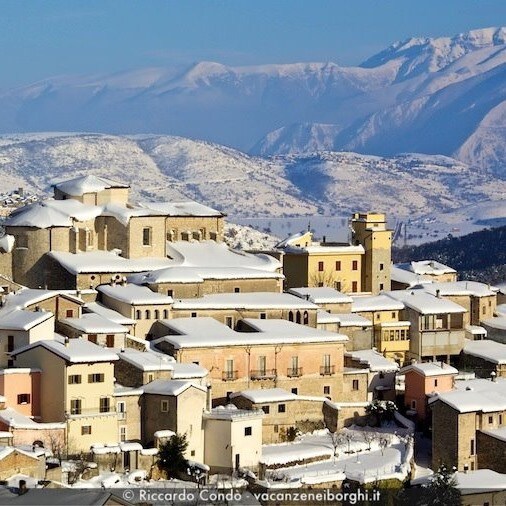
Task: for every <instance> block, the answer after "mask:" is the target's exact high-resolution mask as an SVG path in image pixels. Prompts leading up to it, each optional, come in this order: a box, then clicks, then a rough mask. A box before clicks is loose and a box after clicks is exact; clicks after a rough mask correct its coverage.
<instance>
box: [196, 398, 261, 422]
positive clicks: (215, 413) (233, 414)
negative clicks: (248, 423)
mask: <svg viewBox="0 0 506 506" xmlns="http://www.w3.org/2000/svg"><path fill="white" fill-rule="evenodd" d="M233 395H234V394H232V396H233ZM203 416H204V418H207V419H212V420H237V419H241V420H243V419H245V418H246V419H253V418H263V417H264V412H263V411H262V410H261V409H239V408H238V407H237V406H235V405H234V404H227V405H226V406H217V407H216V408H213V409H212V410H211V411H210V412H209V411H208V412H206V413H204V415H203Z"/></svg>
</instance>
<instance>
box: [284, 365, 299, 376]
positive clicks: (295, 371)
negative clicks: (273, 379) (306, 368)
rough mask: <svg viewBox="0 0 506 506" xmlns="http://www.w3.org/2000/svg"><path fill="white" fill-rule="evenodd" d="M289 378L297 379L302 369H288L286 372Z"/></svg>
mask: <svg viewBox="0 0 506 506" xmlns="http://www.w3.org/2000/svg"><path fill="white" fill-rule="evenodd" d="M286 375H287V376H288V377H289V378H299V377H300V376H302V367H289V368H288V369H287V371H286Z"/></svg>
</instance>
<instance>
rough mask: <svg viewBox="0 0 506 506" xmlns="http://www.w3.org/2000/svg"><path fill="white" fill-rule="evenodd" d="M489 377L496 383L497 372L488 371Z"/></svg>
mask: <svg viewBox="0 0 506 506" xmlns="http://www.w3.org/2000/svg"><path fill="white" fill-rule="evenodd" d="M490 379H491V380H492V381H493V382H494V383H496V382H497V373H496V372H495V371H492V372H491V373H490Z"/></svg>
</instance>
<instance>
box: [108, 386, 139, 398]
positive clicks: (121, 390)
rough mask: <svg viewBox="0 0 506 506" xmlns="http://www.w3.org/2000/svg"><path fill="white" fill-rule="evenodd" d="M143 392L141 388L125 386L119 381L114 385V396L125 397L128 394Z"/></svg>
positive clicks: (137, 394) (136, 394)
mask: <svg viewBox="0 0 506 506" xmlns="http://www.w3.org/2000/svg"><path fill="white" fill-rule="evenodd" d="M143 393H144V391H143V390H142V388H134V387H125V386H123V385H120V384H119V383H116V384H115V385H114V397H127V396H129V395H135V396H139V395H142V394H143Z"/></svg>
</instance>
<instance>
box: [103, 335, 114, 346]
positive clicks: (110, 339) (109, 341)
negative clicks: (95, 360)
mask: <svg viewBox="0 0 506 506" xmlns="http://www.w3.org/2000/svg"><path fill="white" fill-rule="evenodd" d="M105 345H106V346H107V347H108V348H114V334H107V336H105Z"/></svg>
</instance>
